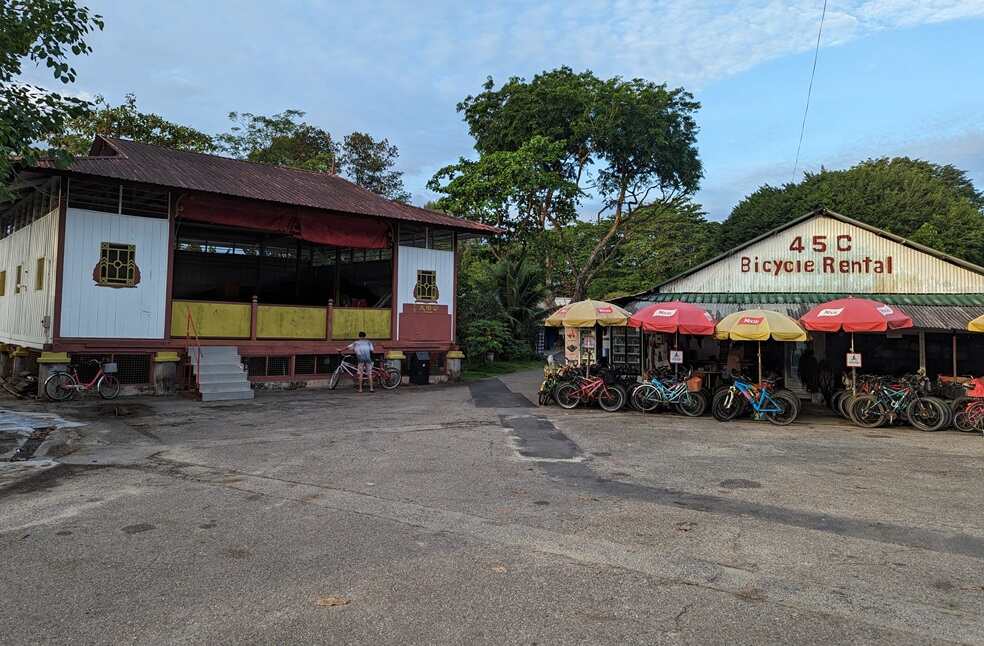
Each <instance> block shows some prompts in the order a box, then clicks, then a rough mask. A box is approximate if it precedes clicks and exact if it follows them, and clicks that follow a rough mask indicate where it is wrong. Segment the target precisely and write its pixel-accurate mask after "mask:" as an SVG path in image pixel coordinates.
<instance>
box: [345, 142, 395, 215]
mask: <svg viewBox="0 0 984 646" xmlns="http://www.w3.org/2000/svg"><path fill="white" fill-rule="evenodd" d="M399 156H400V149H399V148H397V147H396V146H394V145H392V144H390V142H389V141H388V140H386V139H381V140H379V141H376V140H375V139H373V138H372V137H371V136H370V135H368V134H366V133H364V132H353V133H352V134H350V135H348V136H347V137H345V141H344V143H343V144H342V156H341V167H342V170H343V171H344V173H345V175H346V176H348V178H349V179H351V180H352V181H353V182H355V183H356V184H358V185H359V186H361V187H363V188H366V189H369V190H370V191H372V192H373V193H375V194H377V195H382V196H383V197H385V198H389V199H391V200H396V201H397V202H409V201H410V194H409V193H408V192H407V191H406V189H405V188H404V187H403V173H402V172H401V171H397V170H393V167H394V166H395V165H396V160H397V159H398V158H399Z"/></svg>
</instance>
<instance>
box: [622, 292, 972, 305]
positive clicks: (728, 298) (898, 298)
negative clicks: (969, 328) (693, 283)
mask: <svg viewBox="0 0 984 646" xmlns="http://www.w3.org/2000/svg"><path fill="white" fill-rule="evenodd" d="M848 296H857V297H858V298H870V299H871V300H874V301H879V302H881V303H886V304H888V305H939V306H943V307H946V306H971V307H984V294H813V293H807V292H781V293H780V292H777V293H772V292H755V293H750V294H728V293H712V292H705V293H695V292H682V293H678V294H674V293H669V292H667V293H662V294H647V295H646V297H645V298H640V299H638V300H640V301H649V302H652V303H665V302H667V301H676V300H679V301H683V302H684V303H728V304H732V305H765V304H768V303H795V304H809V303H826V302H827V301H832V300H834V299H837V298H846V297H848Z"/></svg>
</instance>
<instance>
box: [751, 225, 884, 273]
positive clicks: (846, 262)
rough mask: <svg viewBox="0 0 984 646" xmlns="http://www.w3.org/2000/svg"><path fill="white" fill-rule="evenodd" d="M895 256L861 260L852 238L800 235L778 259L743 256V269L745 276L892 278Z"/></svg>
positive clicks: (848, 235)
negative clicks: (824, 275) (857, 276)
mask: <svg viewBox="0 0 984 646" xmlns="http://www.w3.org/2000/svg"><path fill="white" fill-rule="evenodd" d="M893 263H894V261H893V258H892V256H890V255H885V256H881V257H872V256H869V255H864V256H858V255H856V253H855V252H854V239H853V237H852V236H851V234H847V233H845V234H840V235H814V236H802V235H797V236H794V237H793V238H792V240H790V241H789V246H788V249H787V250H786V251H785V252H783V253H782V255H781V256H778V255H777V257H763V256H756V255H751V256H741V257H740V258H739V268H740V270H741V273H743V274H768V275H770V276H776V277H779V276H782V275H784V274H892V273H894V271H895V267H894V264H893Z"/></svg>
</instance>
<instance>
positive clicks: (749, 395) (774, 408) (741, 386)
mask: <svg viewBox="0 0 984 646" xmlns="http://www.w3.org/2000/svg"><path fill="white" fill-rule="evenodd" d="M736 391H737V392H738V393H741V395H742V396H743V397H744V398H745V399H746V400H748V403H749V404H751V405H752V410H753V411H755V414H756V415H757V416H758V415H762V414H764V413H783V412H785V409H784V408H782V407H780V406H779V404H778V403H777V402H776V400H775V399H773V398H772V395H770V394H769V389H768V388H766V387H765V386H758V387H756V386H753V385H752V384H750V383H747V382H744V381H741V380H740V379H738V380H735V383H734V384H733V385H732V386H731V397H734V394H735V392H736ZM756 391H757V392H756ZM731 404H732V400H731V399H729V400H728V406H729V407H730V406H731Z"/></svg>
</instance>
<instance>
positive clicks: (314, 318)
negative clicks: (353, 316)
mask: <svg viewBox="0 0 984 646" xmlns="http://www.w3.org/2000/svg"><path fill="white" fill-rule="evenodd" d="M326 316H327V310H325V309H322V308H319V307H288V306H285V305H260V306H259V308H258V311H257V313H256V318H257V320H256V338H258V339H323V338H325V320H326V319H325V317H326Z"/></svg>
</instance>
